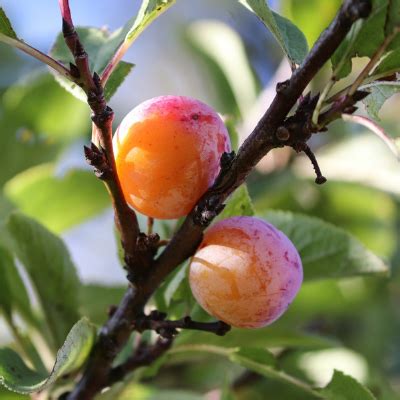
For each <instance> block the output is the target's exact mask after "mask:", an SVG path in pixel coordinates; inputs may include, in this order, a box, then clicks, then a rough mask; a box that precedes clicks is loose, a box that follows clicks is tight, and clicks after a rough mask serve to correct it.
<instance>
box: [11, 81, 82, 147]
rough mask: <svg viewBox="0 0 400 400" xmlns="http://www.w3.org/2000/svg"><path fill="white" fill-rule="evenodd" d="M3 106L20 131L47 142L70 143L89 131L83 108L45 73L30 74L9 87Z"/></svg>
mask: <svg viewBox="0 0 400 400" xmlns="http://www.w3.org/2000/svg"><path fill="white" fill-rule="evenodd" d="M3 106H4V111H5V113H6V114H8V115H10V116H12V117H13V118H15V119H17V122H18V124H19V127H20V128H24V129H26V130H31V131H33V134H36V135H41V136H42V137H45V138H48V139H51V140H57V141H71V139H76V138H77V137H82V136H84V135H86V134H87V133H88V131H89V118H88V117H89V111H88V108H87V106H86V105H84V104H82V103H80V102H79V101H76V100H75V99H74V98H72V97H71V96H68V95H67V94H66V93H65V91H64V90H62V89H61V88H60V87H59V85H57V84H56V83H55V82H54V79H53V78H52V77H51V75H50V74H47V73H46V74H43V73H40V74H38V73H33V74H31V75H29V76H28V77H27V78H26V79H25V80H24V81H23V82H21V83H19V84H17V85H14V86H12V87H10V88H9V89H8V90H7V91H6V92H5V93H4V97H3Z"/></svg>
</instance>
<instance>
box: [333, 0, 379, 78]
mask: <svg viewBox="0 0 400 400" xmlns="http://www.w3.org/2000/svg"><path fill="white" fill-rule="evenodd" d="M386 7H387V0H374V1H373V2H372V11H371V14H370V16H369V17H368V18H367V19H366V20H363V21H362V25H361V27H360V28H359V29H357V28H358V26H356V27H355V28H353V29H356V32H354V30H352V31H351V32H350V33H349V35H348V36H347V38H346V40H344V41H343V42H342V43H341V45H340V46H339V47H338V49H337V50H336V51H335V53H334V54H333V56H332V58H331V62H332V70H333V71H336V73H335V76H336V78H337V79H341V78H345V77H346V76H347V75H349V74H350V72H351V68H352V66H351V59H352V58H354V57H371V56H372V55H373V54H374V52H375V51H376V49H377V48H378V47H379V46H380V45H381V43H382V42H383V40H384V39H385V34H384V25H385V21H386ZM351 35H355V36H353V37H352V39H351V49H348V47H349V45H350V36H351ZM342 61H344V63H343V65H342V67H341V68H340V69H339V70H337V69H338V66H339V64H340V63H342Z"/></svg>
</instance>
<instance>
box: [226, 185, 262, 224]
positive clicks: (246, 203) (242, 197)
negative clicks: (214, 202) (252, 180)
mask: <svg viewBox="0 0 400 400" xmlns="http://www.w3.org/2000/svg"><path fill="white" fill-rule="evenodd" d="M237 215H239V216H253V215H254V208H253V204H252V202H251V198H250V195H249V191H248V190H247V186H246V184H243V185H241V186H240V187H239V188H238V189H236V191H235V192H233V194H232V196H231V197H230V198H229V200H228V202H227V205H226V206H225V208H224V210H223V211H222V213H221V214H220V215H219V217H218V219H225V218H229V217H234V216H237Z"/></svg>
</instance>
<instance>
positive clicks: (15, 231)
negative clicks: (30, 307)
mask: <svg viewBox="0 0 400 400" xmlns="http://www.w3.org/2000/svg"><path fill="white" fill-rule="evenodd" d="M6 229H7V234H8V236H7V238H6V239H8V244H9V245H10V247H11V248H12V249H13V250H14V252H15V254H16V256H17V257H18V258H19V259H20V261H21V262H22V264H23V265H24V267H25V269H26V271H27V273H28V275H29V278H30V280H31V282H32V284H33V286H34V288H35V290H36V292H37V295H38V298H39V300H40V303H41V305H42V307H43V310H44V312H45V317H46V319H47V323H48V326H49V330H50V332H51V334H52V336H53V339H54V347H55V348H58V347H60V346H61V344H62V343H63V342H64V339H65V337H66V336H67V334H68V332H69V330H70V329H71V327H72V325H73V324H74V323H75V322H76V321H77V320H78V319H79V314H78V311H77V310H78V307H79V296H80V282H79V279H78V277H77V274H76V271H75V266H74V264H73V263H72V261H71V258H70V255H69V253H68V251H67V249H66V247H65V245H64V243H63V242H62V241H61V239H59V238H58V237H57V236H55V235H54V234H52V233H51V232H49V231H48V230H47V229H46V228H44V227H43V226H42V225H40V224H39V223H38V222H36V221H34V220H33V219H30V218H28V217H26V216H24V215H22V214H19V213H13V214H11V216H10V218H9V220H8V222H7V224H6Z"/></svg>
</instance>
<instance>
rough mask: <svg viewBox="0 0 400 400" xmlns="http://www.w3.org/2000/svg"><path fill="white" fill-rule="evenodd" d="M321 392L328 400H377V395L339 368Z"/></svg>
mask: <svg viewBox="0 0 400 400" xmlns="http://www.w3.org/2000/svg"><path fill="white" fill-rule="evenodd" d="M320 393H321V394H322V395H323V396H324V399H326V400H376V397H375V396H374V395H373V394H372V393H371V392H370V391H369V390H368V389H367V388H365V387H364V386H362V385H361V384H360V383H359V382H357V381H356V380H355V379H354V378H353V377H351V376H349V375H345V374H344V373H343V372H340V371H337V370H335V372H334V374H333V377H332V380H331V381H330V382H329V384H328V385H327V386H326V387H325V388H323V389H322V390H321V391H320Z"/></svg>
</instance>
